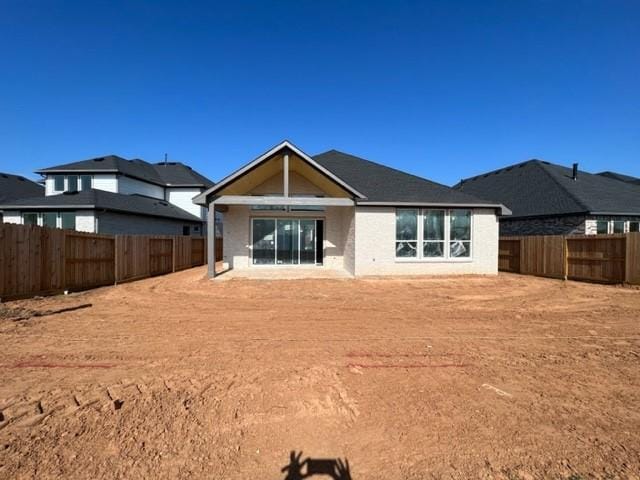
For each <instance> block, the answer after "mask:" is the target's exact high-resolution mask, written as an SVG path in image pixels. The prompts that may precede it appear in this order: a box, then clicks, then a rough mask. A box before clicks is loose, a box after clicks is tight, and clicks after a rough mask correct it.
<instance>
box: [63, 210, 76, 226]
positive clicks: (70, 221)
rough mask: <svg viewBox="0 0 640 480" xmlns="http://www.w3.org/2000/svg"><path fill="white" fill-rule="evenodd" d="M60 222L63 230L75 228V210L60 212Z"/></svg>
mask: <svg viewBox="0 0 640 480" xmlns="http://www.w3.org/2000/svg"><path fill="white" fill-rule="evenodd" d="M60 219H61V220H60V223H61V225H62V228H64V229H65V230H75V229H76V214H75V212H60Z"/></svg>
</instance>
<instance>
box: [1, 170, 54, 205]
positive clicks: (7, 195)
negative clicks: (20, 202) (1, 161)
mask: <svg viewBox="0 0 640 480" xmlns="http://www.w3.org/2000/svg"><path fill="white" fill-rule="evenodd" d="M37 196H44V187H43V186H42V185H39V184H37V183H36V182H32V181H31V180H28V179H26V178H24V177H21V176H20V175H12V174H10V173H0V203H4V202H9V201H12V200H17V199H19V198H27V197H37Z"/></svg>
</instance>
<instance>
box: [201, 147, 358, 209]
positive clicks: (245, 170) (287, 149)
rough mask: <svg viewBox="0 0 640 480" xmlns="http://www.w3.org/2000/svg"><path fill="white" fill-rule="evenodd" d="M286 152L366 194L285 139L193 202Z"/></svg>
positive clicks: (348, 189) (350, 190)
mask: <svg viewBox="0 0 640 480" xmlns="http://www.w3.org/2000/svg"><path fill="white" fill-rule="evenodd" d="M286 152H293V153H295V154H296V155H297V156H298V157H300V158H301V159H302V160H304V161H305V162H307V163H308V164H309V165H311V167H313V168H315V169H316V170H317V171H319V172H320V173H322V174H323V175H325V176H326V177H328V178H329V179H331V180H333V181H334V182H335V183H337V184H338V185H340V186H341V187H342V188H343V189H345V190H346V191H347V192H349V193H351V194H352V195H354V196H356V197H360V198H364V195H363V194H362V193H360V192H359V191H358V190H356V189H355V188H353V187H352V186H351V185H349V184H348V183H347V182H346V181H345V180H344V179H341V178H339V177H338V176H336V175H335V174H334V173H333V172H331V171H329V170H327V169H326V168H324V167H323V166H322V165H320V164H319V163H317V162H316V161H315V160H314V159H313V158H311V157H310V156H309V155H307V154H306V153H304V152H303V151H302V150H300V149H299V148H298V147H296V146H295V145H293V144H292V143H291V142H289V141H288V140H284V141H282V142H280V143H279V144H277V145H276V146H275V147H273V148H270V149H269V150H267V151H266V152H265V153H263V154H262V155H260V156H259V157H257V158H256V159H254V160H252V161H251V162H249V163H247V164H246V165H245V166H243V167H242V168H239V169H238V170H236V171H235V172H233V173H232V174H231V175H228V176H226V177H225V178H223V179H222V180H220V181H219V182H218V183H216V184H215V185H214V186H213V187H211V188H209V189H208V190H207V191H205V192H202V193H201V194H200V195H198V196H196V197H195V198H194V199H193V202H194V203H197V204H205V203H206V199H207V197H208V196H209V195H213V194H215V193H216V192H218V191H220V190H221V189H222V188H224V187H225V186H227V185H229V184H230V183H232V182H233V181H234V180H236V179H237V178H239V177H240V176H242V175H244V174H245V173H248V172H250V171H251V170H253V169H254V168H256V167H258V166H259V165H261V164H262V163H264V162H267V161H269V160H270V159H272V158H273V157H274V156H275V155H278V154H280V153H286Z"/></svg>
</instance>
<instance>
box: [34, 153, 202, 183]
mask: <svg viewBox="0 0 640 480" xmlns="http://www.w3.org/2000/svg"><path fill="white" fill-rule="evenodd" d="M55 172H78V173H80V172H113V173H121V174H123V175H127V176H129V177H133V178H138V179H140V180H145V181H147V182H150V183H155V184H156V185H162V186H171V185H176V186H178V185H179V186H194V187H204V188H208V187H210V186H211V185H213V182H212V181H211V180H209V179H208V178H206V177H205V176H203V175H201V174H199V173H198V172H196V171H194V170H193V169H192V168H191V167H189V166H187V165H185V164H183V163H180V162H168V163H167V164H164V163H155V164H154V163H149V162H145V161H144V160H141V159H139V158H136V159H133V160H127V159H125V158H122V157H119V156H117V155H107V156H105V157H97V158H91V159H88V160H81V161H79V162H72V163H65V164H63V165H56V166H55V167H49V168H43V169H41V170H37V171H36V173H55Z"/></svg>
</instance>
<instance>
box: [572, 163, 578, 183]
mask: <svg viewBox="0 0 640 480" xmlns="http://www.w3.org/2000/svg"><path fill="white" fill-rule="evenodd" d="M571 178H573V179H574V180H578V164H577V163H574V164H573V174H572V176H571Z"/></svg>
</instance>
